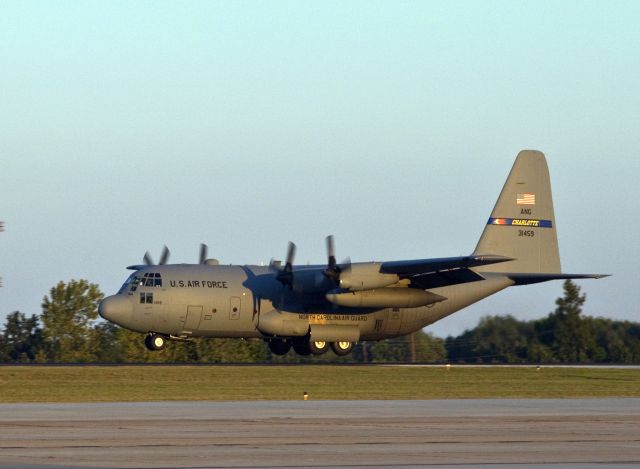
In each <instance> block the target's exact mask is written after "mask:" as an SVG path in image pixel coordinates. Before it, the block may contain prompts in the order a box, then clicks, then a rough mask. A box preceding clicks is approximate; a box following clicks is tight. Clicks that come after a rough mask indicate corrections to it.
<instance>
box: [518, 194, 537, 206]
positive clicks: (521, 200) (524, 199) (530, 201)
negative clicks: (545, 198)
mask: <svg viewBox="0 0 640 469" xmlns="http://www.w3.org/2000/svg"><path fill="white" fill-rule="evenodd" d="M516 203H517V204H518V205H535V204H536V195H535V194H518V195H516Z"/></svg>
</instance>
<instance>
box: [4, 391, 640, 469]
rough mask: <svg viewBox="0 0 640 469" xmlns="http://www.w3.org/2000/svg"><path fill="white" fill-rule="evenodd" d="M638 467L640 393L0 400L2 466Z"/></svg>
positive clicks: (34, 468)
mask: <svg viewBox="0 0 640 469" xmlns="http://www.w3.org/2000/svg"><path fill="white" fill-rule="evenodd" d="M389 386H393V383H389ZM311 397H313V396H311ZM639 465H640V399H638V398H628V399H621V398H617V399H613V398H607V399H495V400H427V401H409V400H407V401H384V400H380V401H344V400H341V401H314V400H309V401H302V400H300V401H251V402H147V403H108V404H1V405H0V468H2V469H6V468H23V469H27V468H28V469H36V468H37V469H45V468H47V469H53V468H60V467H85V468H89V467H92V468H95V467H99V468H124V467H127V468H169V467H182V468H215V467H243V468H266V467H288V468H298V467H299V468H335V467H350V468H360V467H389V468H414V467H424V466H430V467H435V468H437V467H443V468H444V467H447V468H451V467H456V468H471V467H482V468H485V469H486V468H492V467H500V468H504V467H507V466H508V467H514V466H515V467H520V468H531V469H534V468H535V469H538V468H560V467H581V468H584V467H587V468H588V467H606V466H615V467H637V466H639Z"/></svg>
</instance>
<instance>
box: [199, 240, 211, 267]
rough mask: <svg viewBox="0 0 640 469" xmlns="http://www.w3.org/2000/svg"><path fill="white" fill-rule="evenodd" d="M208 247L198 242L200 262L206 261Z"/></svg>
mask: <svg viewBox="0 0 640 469" xmlns="http://www.w3.org/2000/svg"><path fill="white" fill-rule="evenodd" d="M208 250H209V248H208V247H207V245H206V244H204V243H200V262H199V263H200V264H204V263H205V262H206V261H207V252H208Z"/></svg>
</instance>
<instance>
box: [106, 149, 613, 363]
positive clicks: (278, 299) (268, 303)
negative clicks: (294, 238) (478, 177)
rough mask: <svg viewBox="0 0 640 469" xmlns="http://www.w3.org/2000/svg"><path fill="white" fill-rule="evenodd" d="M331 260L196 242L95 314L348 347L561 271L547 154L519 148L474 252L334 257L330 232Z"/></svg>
mask: <svg viewBox="0 0 640 469" xmlns="http://www.w3.org/2000/svg"><path fill="white" fill-rule="evenodd" d="M327 251H328V261H327V264H326V265H304V266H294V265H293V261H294V256H295V245H294V244H293V243H289V249H288V252H287V257H286V262H285V263H284V265H282V263H280V262H274V261H272V262H271V263H270V265H268V266H256V265H219V263H218V261H217V260H215V259H207V250H206V246H204V245H202V246H201V252H200V263H199V264H174V265H167V260H168V256H169V251H168V249H166V246H165V249H164V252H163V254H162V258H161V260H160V262H159V264H158V265H154V263H153V262H152V260H151V257H150V256H149V254H148V253H147V254H146V255H145V257H144V261H145V264H144V265H134V266H130V267H128V269H132V270H134V273H133V274H132V275H131V276H130V277H129V278H128V279H127V281H126V282H125V283H124V285H123V286H122V288H121V289H120V291H119V292H118V293H117V294H116V295H113V296H109V297H107V298H105V299H104V300H103V301H102V302H101V303H100V307H99V312H100V315H101V316H102V317H103V318H105V319H107V320H109V321H112V322H114V323H116V324H118V325H120V326H122V327H125V328H127V329H131V330H133V331H138V332H141V333H145V334H146V339H145V344H146V346H147V347H148V348H149V349H150V350H160V349H162V348H164V347H165V346H166V343H167V341H168V340H190V339H191V338H193V337H237V338H258V339H262V340H264V341H266V342H267V343H268V346H269V348H270V349H271V351H272V352H273V353H274V354H277V355H284V354H286V353H288V352H289V351H290V349H291V348H293V350H294V351H295V352H296V353H298V354H300V355H310V354H314V355H320V354H322V353H325V352H326V351H327V350H328V349H329V348H331V349H332V350H333V351H334V352H335V353H336V354H337V355H346V354H348V353H349V352H350V351H351V348H352V347H353V344H354V343H356V342H358V341H363V340H382V339H387V338H390V337H396V336H401V335H405V334H409V333H412V332H415V331H418V330H420V329H422V328H423V327H425V326H427V325H429V324H432V323H434V322H436V321H438V320H440V319H442V318H444V317H445V316H448V315H450V314H452V313H454V312H456V311H458V310H459V309H462V308H464V307H466V306H468V305H470V304H472V303H475V302H477V301H479V300H481V299H483V298H486V297H487V296H489V295H492V294H494V293H497V292H498V291H500V290H502V289H504V288H507V287H510V286H513V285H528V284H531V283H538V282H545V281H547V280H558V279H579V278H600V277H603V275H590V274H564V273H561V270H560V256H559V252H558V240H557V236H556V222H555V218H554V213H553V203H552V200H551V185H550V181H549V171H548V168H547V163H546V160H545V157H544V155H543V154H542V153H540V152H538V151H531V150H525V151H521V152H520V153H519V154H518V156H517V158H516V161H515V163H514V165H513V168H512V169H511V172H510V174H509V176H508V178H507V182H506V183H505V185H504V187H503V189H502V192H501V193H500V197H499V198H498V201H497V203H496V205H495V207H494V209H493V212H492V213H491V216H490V217H489V221H488V222H487V224H486V226H485V228H484V231H483V233H482V236H481V238H480V241H479V242H478V245H477V246H476V248H475V250H474V251H473V253H472V254H470V255H468V256H463V257H446V258H436V259H417V260H405V261H390V262H358V263H351V262H350V261H346V262H344V263H340V264H339V263H337V262H336V257H335V253H334V244H333V238H332V237H331V236H329V237H327Z"/></svg>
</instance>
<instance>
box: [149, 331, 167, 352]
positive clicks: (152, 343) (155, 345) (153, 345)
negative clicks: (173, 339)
mask: <svg viewBox="0 0 640 469" xmlns="http://www.w3.org/2000/svg"><path fill="white" fill-rule="evenodd" d="M144 345H146V347H147V348H148V349H149V350H152V351H154V352H155V351H158V350H162V349H163V348H165V347H166V346H167V338H166V337H165V336H163V335H160V334H153V333H150V334H148V335H147V336H146V337H145V338H144Z"/></svg>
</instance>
